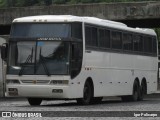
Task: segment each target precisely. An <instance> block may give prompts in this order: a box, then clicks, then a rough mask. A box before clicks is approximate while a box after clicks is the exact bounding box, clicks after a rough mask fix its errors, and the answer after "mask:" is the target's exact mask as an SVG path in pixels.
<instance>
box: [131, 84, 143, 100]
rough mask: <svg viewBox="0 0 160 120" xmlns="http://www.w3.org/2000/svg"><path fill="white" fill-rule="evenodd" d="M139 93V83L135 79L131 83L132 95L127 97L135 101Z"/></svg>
mask: <svg viewBox="0 0 160 120" xmlns="http://www.w3.org/2000/svg"><path fill="white" fill-rule="evenodd" d="M139 93H140V88H139V84H138V82H137V81H135V82H134V84H133V92H132V95H131V96H130V97H129V100H130V101H137V100H138V96H139Z"/></svg>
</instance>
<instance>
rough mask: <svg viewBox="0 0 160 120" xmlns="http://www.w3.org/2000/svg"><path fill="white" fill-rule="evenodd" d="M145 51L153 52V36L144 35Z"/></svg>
mask: <svg viewBox="0 0 160 120" xmlns="http://www.w3.org/2000/svg"><path fill="white" fill-rule="evenodd" d="M144 52H146V53H152V37H144Z"/></svg>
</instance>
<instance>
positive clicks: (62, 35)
mask: <svg viewBox="0 0 160 120" xmlns="http://www.w3.org/2000/svg"><path fill="white" fill-rule="evenodd" d="M6 48H8V49H5V47H2V58H3V59H4V58H6V56H7V59H6V62H7V75H6V83H7V85H6V87H7V96H8V97H26V98H28V102H29V104H30V105H40V104H41V102H42V100H48V99H76V100H77V102H78V103H79V104H90V103H94V102H100V101H101V100H102V98H103V97H105V96H118V97H121V98H122V100H123V101H137V100H142V99H143V96H144V95H145V94H151V93H154V92H156V90H157V72H158V57H157V37H156V33H155V32H154V31H153V30H151V29H140V28H130V27H127V26H126V25H125V24H123V23H119V22H113V21H109V20H103V19H98V18H94V17H78V16H71V15H45V16H31V17H23V18H17V19H14V20H13V24H12V29H11V33H10V39H9V45H6ZM7 50H8V51H7ZM7 53H8V54H7Z"/></svg>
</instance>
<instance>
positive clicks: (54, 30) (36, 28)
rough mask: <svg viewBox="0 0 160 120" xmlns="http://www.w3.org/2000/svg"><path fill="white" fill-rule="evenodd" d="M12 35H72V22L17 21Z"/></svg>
mask: <svg viewBox="0 0 160 120" xmlns="http://www.w3.org/2000/svg"><path fill="white" fill-rule="evenodd" d="M11 36H12V37H70V36H71V27H70V24H63V23H61V24H51V23H48V24H45V23H17V24H13V26H12V31H11Z"/></svg>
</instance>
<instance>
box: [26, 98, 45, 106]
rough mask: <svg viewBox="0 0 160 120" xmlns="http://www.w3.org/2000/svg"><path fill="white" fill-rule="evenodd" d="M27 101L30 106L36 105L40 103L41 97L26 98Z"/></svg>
mask: <svg viewBox="0 0 160 120" xmlns="http://www.w3.org/2000/svg"><path fill="white" fill-rule="evenodd" d="M28 102H29V104H30V105H31V106H37V105H40V104H41V102H42V99H41V98H28Z"/></svg>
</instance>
